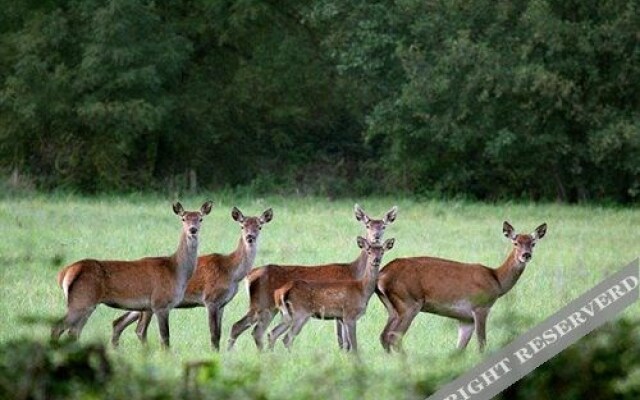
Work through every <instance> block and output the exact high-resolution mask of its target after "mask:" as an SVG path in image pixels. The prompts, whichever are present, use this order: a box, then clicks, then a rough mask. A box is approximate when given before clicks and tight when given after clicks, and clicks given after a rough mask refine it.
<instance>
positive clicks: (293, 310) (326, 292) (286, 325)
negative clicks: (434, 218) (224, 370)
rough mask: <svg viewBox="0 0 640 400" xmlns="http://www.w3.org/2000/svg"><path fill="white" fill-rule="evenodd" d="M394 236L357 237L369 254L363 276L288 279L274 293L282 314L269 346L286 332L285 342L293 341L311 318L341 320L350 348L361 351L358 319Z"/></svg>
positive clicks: (359, 244)
mask: <svg viewBox="0 0 640 400" xmlns="http://www.w3.org/2000/svg"><path fill="white" fill-rule="evenodd" d="M394 241H395V240H394V239H387V240H385V242H384V244H380V243H379V242H373V243H370V242H369V241H368V240H367V239H364V238H363V237H360V236H358V247H360V248H361V249H363V250H364V251H365V252H366V253H367V261H366V268H365V270H364V274H363V276H362V277H361V278H359V279H357V280H346V281H305V280H295V281H289V282H288V283H287V284H286V285H284V286H283V287H281V288H279V289H277V290H276V291H275V292H274V301H275V303H276V306H277V307H278V308H279V309H280V312H281V313H282V322H281V323H280V324H279V325H277V326H276V327H275V328H273V330H272V331H271V332H270V333H269V348H270V349H273V346H274V345H275V342H276V340H278V338H279V337H280V336H281V335H282V334H283V333H284V332H286V331H288V333H287V336H286V337H285V339H284V345H285V346H286V347H287V348H290V347H291V345H292V344H293V340H294V339H295V337H296V336H298V334H299V333H300V331H301V330H302V327H303V326H304V324H306V323H307V321H309V318H311V317H314V318H318V319H336V320H340V321H342V329H343V331H342V338H343V341H344V343H345V346H344V348H345V349H346V350H347V351H353V352H357V351H358V342H357V339H356V322H357V321H358V319H359V318H360V317H361V316H362V315H363V314H364V313H365V310H366V309H367V304H368V303H369V299H370V298H371V296H372V295H373V292H374V290H375V288H376V282H377V278H378V270H379V268H380V263H381V262H382V256H383V255H384V253H385V251H388V250H391V248H393V244H394Z"/></svg>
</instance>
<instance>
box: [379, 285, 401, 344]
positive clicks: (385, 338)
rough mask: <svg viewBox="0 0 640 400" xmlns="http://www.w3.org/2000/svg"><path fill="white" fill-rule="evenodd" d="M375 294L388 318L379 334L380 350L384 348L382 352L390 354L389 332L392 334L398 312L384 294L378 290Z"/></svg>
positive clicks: (390, 338)
mask: <svg viewBox="0 0 640 400" xmlns="http://www.w3.org/2000/svg"><path fill="white" fill-rule="evenodd" d="M376 294H377V295H378V298H379V299H380V301H381V302H382V304H383V305H384V307H385V308H386V310H387V314H389V317H388V319H387V324H386V325H385V326H384V329H383V330H382V333H381V334H380V343H381V344H382V348H384V350H385V351H386V352H387V353H389V352H391V342H392V339H393V338H392V337H391V336H390V334H391V332H393V329H394V328H395V325H396V324H397V323H398V321H399V317H398V311H396V306H395V305H394V304H393V302H392V301H391V299H390V298H389V297H388V296H387V295H386V293H384V292H383V291H381V290H380V289H376Z"/></svg>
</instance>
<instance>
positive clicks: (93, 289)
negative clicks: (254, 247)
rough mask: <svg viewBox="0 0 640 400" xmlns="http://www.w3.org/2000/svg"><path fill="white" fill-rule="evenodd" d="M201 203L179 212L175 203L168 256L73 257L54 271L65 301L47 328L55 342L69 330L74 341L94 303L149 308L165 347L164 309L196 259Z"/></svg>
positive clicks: (205, 210) (206, 208)
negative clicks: (176, 219) (173, 243)
mask: <svg viewBox="0 0 640 400" xmlns="http://www.w3.org/2000/svg"><path fill="white" fill-rule="evenodd" d="M212 207H213V204H212V203H211V202H210V201H207V202H206V203H204V204H203V205H202V207H201V208H200V211H185V210H184V209H183V207H182V205H181V204H180V203H175V204H174V205H173V212H174V213H176V214H177V215H178V216H180V217H181V218H182V234H181V236H180V243H179V245H178V249H177V250H176V252H175V253H174V254H173V255H171V256H168V257H147V258H141V259H139V260H135V261H100V260H93V259H85V260H81V261H77V262H75V263H73V264H71V265H69V266H67V267H65V268H63V269H62V270H61V271H60V272H59V273H58V284H59V285H60V287H61V288H62V289H63V290H64V295H65V297H66V300H67V314H66V315H65V316H64V318H62V319H60V320H59V321H58V322H57V323H56V324H55V325H54V327H53V329H52V330H51V338H52V339H53V340H58V339H59V338H60V335H62V334H63V333H64V332H65V331H67V330H68V331H69V336H70V337H71V338H72V339H76V340H77V339H78V338H79V337H80V333H81V332H82V328H83V327H84V325H85V324H86V322H87V320H88V319H89V317H90V316H91V313H93V311H94V310H95V309H96V306H97V305H98V304H106V305H107V306H109V307H114V308H120V309H125V310H152V311H153V312H154V314H156V315H157V316H158V327H159V329H160V336H161V337H162V344H163V347H165V348H168V347H169V311H170V310H171V309H172V308H173V307H174V306H175V305H176V304H178V303H179V302H180V301H182V298H183V296H184V292H185V289H186V287H187V281H188V280H189V278H191V275H192V274H193V271H194V269H195V267H196V260H197V257H198V233H199V231H200V224H201V222H202V217H203V216H205V215H208V214H209V213H210V212H211V208H212Z"/></svg>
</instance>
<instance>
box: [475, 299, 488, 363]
mask: <svg viewBox="0 0 640 400" xmlns="http://www.w3.org/2000/svg"><path fill="white" fill-rule="evenodd" d="M488 315H489V309H488V308H477V309H475V310H473V321H474V323H475V328H476V332H477V337H478V348H479V349H480V353H482V352H484V346H485V344H486V342H487V336H486V324H487V316H488Z"/></svg>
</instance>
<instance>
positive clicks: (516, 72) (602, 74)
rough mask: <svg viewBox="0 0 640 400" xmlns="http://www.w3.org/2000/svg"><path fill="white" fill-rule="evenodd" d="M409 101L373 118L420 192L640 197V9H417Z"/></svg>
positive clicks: (561, 5)
mask: <svg viewBox="0 0 640 400" xmlns="http://www.w3.org/2000/svg"><path fill="white" fill-rule="evenodd" d="M405 4H406V6H407V7H409V10H410V12H411V15H413V16H415V17H414V18H413V19H412V20H411V22H410V31H411V36H410V37H409V38H407V39H408V40H407V41H406V44H405V45H403V46H402V47H401V48H400V49H399V55H400V57H401V59H402V62H403V66H404V69H405V72H406V75H407V81H406V82H404V83H403V84H402V85H401V89H402V90H401V94H400V96H399V97H397V98H391V99H389V100H388V101H386V102H382V103H381V104H379V105H378V106H377V107H376V110H375V111H374V112H373V114H372V116H371V119H370V124H369V135H370V136H371V137H378V136H382V137H384V138H385V139H386V140H387V142H388V143H389V147H390V148H391V152H390V153H389V158H388V161H389V162H388V163H387V164H386V165H387V166H388V167H389V171H390V172H392V173H393V174H394V175H395V176H397V177H398V178H399V180H400V181H401V182H402V183H403V185H405V186H406V187H408V188H409V189H410V190H413V191H421V190H422V191H436V192H442V193H450V194H454V193H467V194H470V195H472V196H475V197H479V198H487V197H489V198H491V197H506V196H513V195H516V196H523V197H528V198H533V199H539V198H547V199H549V198H558V199H561V200H572V201H575V200H582V199H586V198H606V197H610V198H613V199H616V200H623V201H624V200H631V199H634V198H637V186H638V176H640V175H639V173H640V164H638V158H637V157H634V156H632V155H631V154H633V153H637V152H638V150H640V148H639V147H638V146H639V144H640V125H639V124H638V122H639V121H640V119H639V117H640V114H638V108H637V105H638V100H639V98H638V93H637V91H636V90H634V89H632V87H633V84H632V83H631V82H633V81H635V80H637V79H638V78H640V62H639V61H640V58H639V57H640V51H639V47H638V41H637V33H636V32H635V30H634V29H633V28H631V26H637V25H638V24H639V23H640V19H639V17H638V15H640V14H638V12H637V9H636V8H637V7H636V2H634V1H610V2H607V4H603V3H602V2H568V3H567V2H565V1H562V2H555V1H543V0H537V1H516V2H512V1H509V2H506V1H499V2H496V1H480V0H478V1H473V2H468V1H434V2H423V1H416V2H412V1H407V2H405Z"/></svg>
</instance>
